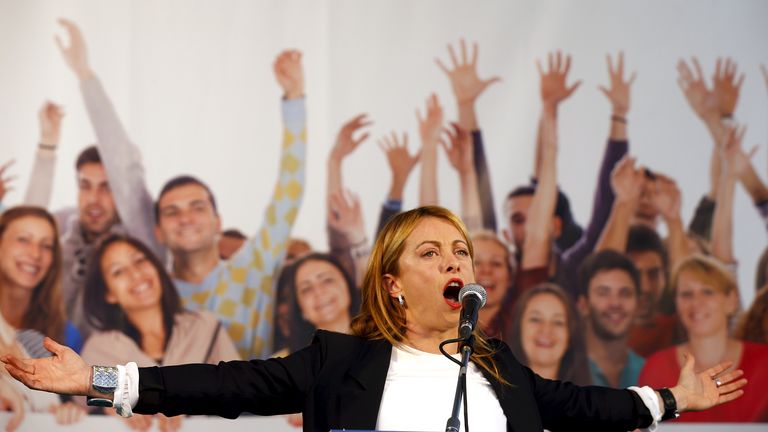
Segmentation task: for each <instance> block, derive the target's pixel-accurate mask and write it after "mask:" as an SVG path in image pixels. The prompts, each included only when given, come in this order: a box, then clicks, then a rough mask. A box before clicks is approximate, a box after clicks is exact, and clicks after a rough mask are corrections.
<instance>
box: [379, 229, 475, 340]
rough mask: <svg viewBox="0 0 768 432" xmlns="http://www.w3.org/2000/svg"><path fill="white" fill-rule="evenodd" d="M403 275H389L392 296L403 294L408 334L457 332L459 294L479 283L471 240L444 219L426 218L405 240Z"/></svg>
mask: <svg viewBox="0 0 768 432" xmlns="http://www.w3.org/2000/svg"><path fill="white" fill-rule="evenodd" d="M398 265H399V272H400V274H399V275H397V276H395V275H385V277H384V279H385V284H387V285H388V286H387V288H388V289H389V292H390V295H393V296H394V297H397V294H398V293H402V295H403V297H404V298H405V304H406V323H407V327H408V331H411V332H416V333H419V334H429V333H435V332H440V333H443V332H447V331H454V332H455V331H456V327H457V325H458V320H459V309H460V308H461V304H460V303H459V301H458V293H459V290H460V289H461V287H463V286H464V285H465V284H467V283H472V282H474V281H475V275H474V269H473V267H472V259H471V258H470V256H469V248H468V247H467V240H466V239H465V238H464V237H463V236H462V234H461V232H460V231H459V230H458V229H456V227H455V226H453V224H451V223H450V222H448V221H445V220H443V219H438V218H434V217H428V218H424V219H422V220H421V221H420V222H419V223H418V225H416V227H415V228H414V230H413V232H411V234H410V235H409V236H408V238H407V239H406V241H405V246H404V248H403V253H402V255H400V258H399V259H398Z"/></svg>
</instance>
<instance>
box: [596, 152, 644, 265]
mask: <svg viewBox="0 0 768 432" xmlns="http://www.w3.org/2000/svg"><path fill="white" fill-rule="evenodd" d="M635 162H636V160H635V158H634V157H631V156H629V155H627V156H625V157H624V158H623V159H622V160H621V161H619V163H618V164H616V167H615V168H614V169H613V172H612V173H611V188H612V189H613V193H614V195H615V199H614V201H613V207H612V208H611V214H610V216H609V217H608V223H607V224H606V225H605V228H604V229H603V232H602V233H601V234H600V239H599V240H598V242H597V244H596V245H595V252H599V251H603V250H607V249H612V250H615V251H617V252H621V253H624V252H625V251H626V249H627V237H628V236H629V228H630V225H631V221H632V215H634V214H635V209H636V208H637V204H638V201H639V199H640V191H641V190H642V188H643V182H645V181H646V179H645V174H644V172H643V169H642V168H636V167H635Z"/></svg>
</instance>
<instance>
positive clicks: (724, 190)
mask: <svg viewBox="0 0 768 432" xmlns="http://www.w3.org/2000/svg"><path fill="white" fill-rule="evenodd" d="M744 131H745V128H744V127H741V128H736V127H730V128H728V130H727V135H726V136H727V138H726V141H725V145H724V146H722V147H721V149H720V152H721V158H722V159H721V164H720V166H721V167H722V172H721V175H720V183H719V184H718V190H717V201H716V203H715V216H714V218H713V221H712V256H714V257H715V258H717V259H718V260H720V261H721V262H723V263H726V264H733V263H735V262H736V258H735V256H734V255H733V193H734V190H735V188H736V165H737V159H739V158H738V154H739V153H740V152H741V141H742V138H744Z"/></svg>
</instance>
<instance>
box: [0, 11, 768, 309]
mask: <svg viewBox="0 0 768 432" xmlns="http://www.w3.org/2000/svg"><path fill="white" fill-rule="evenodd" d="M60 16H64V17H68V18H71V19H73V20H75V21H76V22H78V23H79V24H80V26H81V27H82V29H83V32H84V34H85V36H86V38H87V41H88V44H89V49H90V58H91V63H92V65H93V68H94V69H95V70H96V72H97V73H98V75H99V76H100V77H101V79H102V81H103V83H104V85H105V86H106V88H107V90H108V92H109V94H110V96H111V97H112V99H113V101H114V103H115V105H116V107H117V109H118V112H119V113H120V115H121V117H122V119H123V121H124V123H125V125H126V128H127V130H128V131H129V133H130V135H131V136H132V138H133V139H134V140H135V142H136V143H137V144H138V145H139V146H140V147H141V149H142V151H143V152H144V155H145V162H146V168H147V175H148V178H147V181H148V183H149V186H150V189H151V190H152V191H155V192H156V191H158V190H159V188H160V186H161V185H162V184H163V182H164V181H165V180H167V179H168V178H169V177H170V176H173V175H175V174H179V173H182V172H186V173H194V174H196V175H198V176H200V177H201V178H203V179H204V180H206V181H208V182H209V183H210V185H211V186H212V188H213V190H214V191H215V192H216V194H217V200H218V201H219V203H220V210H221V213H222V215H223V218H224V225H225V226H235V227H239V228H241V229H243V230H245V231H253V230H255V229H256V227H257V226H258V224H259V222H260V220H261V216H262V210H263V208H264V207H265V206H266V202H267V200H268V198H269V195H270V193H271V189H272V184H273V182H274V177H275V175H276V171H277V158H278V150H279V142H280V137H281V130H280V126H279V124H280V123H279V118H280V117H279V105H278V102H279V97H280V92H279V89H278V86H277V85H276V83H275V81H274V78H273V77H272V72H271V64H272V61H273V58H274V56H275V55H276V54H277V53H278V52H279V51H280V50H281V49H283V48H286V47H296V48H299V49H301V50H302V51H303V52H304V64H305V69H306V76H307V86H306V87H307V95H308V99H307V100H308V109H309V116H310V117H309V119H310V120H309V128H310V132H309V140H310V143H309V152H310V153H309V156H310V160H309V164H308V167H307V170H308V177H307V178H308V185H307V194H306V197H305V203H304V206H303V208H302V210H301V212H300V215H299V218H298V221H297V224H296V228H295V231H294V232H295V234H296V235H297V236H302V237H306V238H308V239H310V241H311V242H312V243H313V245H314V246H315V247H317V248H323V247H324V244H325V232H324V228H323V227H324V224H323V222H324V221H323V217H322V216H321V215H323V214H324V204H323V197H324V191H325V158H326V156H327V154H328V151H329V149H330V146H331V145H332V144H333V140H334V137H335V134H336V130H337V129H338V127H339V125H340V124H341V123H342V122H343V121H345V120H346V119H348V118H350V117H351V116H353V115H354V114H356V113H358V112H367V113H369V114H370V115H371V116H372V118H373V119H374V121H375V124H374V126H373V127H372V128H371V129H372V133H373V137H374V139H371V140H370V142H368V143H366V144H364V145H363V146H362V147H361V148H360V149H359V150H358V151H357V152H356V153H355V154H354V155H352V156H351V157H350V158H349V159H348V163H347V164H346V165H345V167H344V175H345V180H346V183H347V185H350V186H352V187H353V188H354V189H355V190H356V191H357V192H358V193H361V195H362V200H363V205H364V209H365V212H366V213H365V214H366V218H367V224H368V226H369V227H370V229H371V231H372V230H373V229H374V226H375V224H376V222H377V221H376V218H377V217H378V209H379V205H380V203H381V200H382V199H383V198H384V195H385V194H386V190H387V188H388V183H389V172H388V170H387V167H386V162H385V160H384V158H383V157H382V155H381V152H380V150H379V149H378V147H377V146H376V145H375V138H376V137H378V136H380V135H382V134H384V133H386V132H388V131H390V130H393V129H395V130H406V131H408V133H409V136H410V138H411V143H412V145H414V144H416V142H417V128H416V122H415V116H414V109H415V108H416V107H420V106H422V105H423V101H424V99H425V98H426V96H427V95H428V93H429V92H431V91H436V92H437V93H438V95H439V96H440V98H441V100H442V102H443V104H444V106H445V107H446V113H447V116H448V118H453V117H455V108H454V106H453V103H452V94H451V91H450V86H449V83H448V80H447V79H446V77H445V76H444V75H443V73H442V72H441V71H440V70H439V69H438V68H437V66H436V65H435V63H434V58H435V57H440V58H442V59H443V60H447V58H448V55H447V50H446V43H449V42H453V43H455V42H457V41H458V39H459V38H460V37H466V38H467V39H468V40H470V41H478V42H479V44H480V56H479V70H480V73H481V75H482V76H488V75H500V76H502V78H503V81H502V82H501V83H500V84H496V85H494V86H493V87H491V88H489V90H488V91H487V92H486V94H484V95H483V96H482V97H481V98H480V100H479V104H478V112H479V119H480V123H481V126H482V128H483V133H484V137H485V139H486V147H487V153H488V154H489V155H490V159H489V163H490V169H491V173H492V181H493V186H494V190H495V195H496V200H497V206H496V207H497V214H498V216H499V218H500V217H501V212H500V211H499V210H500V206H501V198H502V196H503V195H504V194H505V193H506V192H507V191H508V190H510V189H511V188H512V187H513V186H515V185H517V184H519V183H522V182H525V181H526V180H527V178H528V176H529V175H530V173H531V163H532V150H533V144H532V143H533V137H534V135H533V134H534V125H535V122H536V117H537V113H538V109H539V105H538V78H537V75H536V69H535V67H534V61H535V59H537V58H543V57H544V56H545V55H546V52H547V51H549V50H553V49H563V50H564V51H566V52H569V53H571V54H572V55H573V57H574V64H573V68H572V73H571V75H572V79H574V80H575V79H583V80H584V83H583V84H582V87H581V88H580V89H579V90H578V91H577V92H576V93H575V95H574V96H573V97H572V98H571V100H569V101H567V102H566V103H565V104H564V106H563V107H562V109H561V114H560V137H561V144H560V148H561V151H560V156H559V161H560V162H559V169H560V172H559V179H560V184H561V185H562V186H563V188H564V190H565V191H566V192H567V193H568V194H569V196H570V198H571V200H572V203H573V208H574V211H575V213H576V217H577V219H578V220H579V221H580V222H582V223H586V221H587V219H588V217H589V212H590V210H591V201H592V193H593V189H594V186H595V177H596V172H595V171H596V170H597V167H598V164H599V159H600V154H601V151H602V149H603V146H604V141H605V138H606V134H607V129H608V116H609V105H608V103H607V101H606V100H605V98H604V96H603V95H602V94H601V93H600V92H599V91H598V90H597V86H598V85H600V84H605V83H606V82H607V79H608V76H607V71H606V67H605V59H604V57H605V54H606V53H608V52H610V53H616V52H617V50H619V49H623V50H624V51H625V52H626V59H627V66H628V68H629V69H634V70H637V72H638V79H637V81H636V83H635V85H634V87H633V92H632V96H633V99H632V110H631V112H630V114H629V121H630V139H631V151H632V152H633V153H635V154H637V155H638V156H639V158H640V160H641V162H642V163H644V164H647V165H649V166H650V167H652V168H654V169H656V170H659V171H662V172H666V173H669V174H671V175H672V176H673V177H675V178H676V179H677V181H678V182H679V184H680V186H681V188H682V190H683V193H684V202H683V215H684V218H685V220H686V221H687V220H689V219H690V216H691V215H692V212H693V208H694V206H695V204H696V202H697V201H698V199H699V197H700V196H701V195H702V194H703V193H705V191H706V190H707V188H708V187H709V186H708V185H709V183H708V160H709V154H710V148H711V143H710V139H709V137H708V135H707V133H706V131H705V128H704V127H703V125H702V124H700V122H699V121H698V120H697V119H696V118H695V117H694V115H693V114H692V112H691V111H690V109H689V108H688V107H687V104H686V102H685V100H684V99H683V97H682V95H681V92H680V90H679V89H678V87H677V84H676V70H675V64H676V61H677V59H679V58H680V57H688V56H690V55H698V56H699V58H700V59H701V60H702V63H703V65H704V67H705V69H706V70H707V71H708V72H707V74H708V75H711V71H712V70H713V69H714V60H715V58H716V57H717V56H720V55H730V56H732V57H733V58H734V59H735V60H736V61H737V62H738V63H739V67H740V69H741V70H742V71H744V72H746V73H747V80H746V82H745V84H744V87H743V90H742V95H741V100H740V102H739V107H738V110H737V112H736V117H737V118H738V120H739V121H743V122H745V123H747V124H748V125H749V130H748V132H747V138H746V143H745V146H751V145H754V144H760V146H761V149H760V151H759V152H758V154H757V156H756V160H755V163H756V166H757V167H758V169H759V170H760V173H761V175H763V178H765V177H766V174H767V171H768V170H767V169H766V168H767V167H768V164H767V163H766V161H768V151H766V142H768V128H766V125H767V123H768V122H766V119H768V97H767V93H766V88H765V85H764V84H763V82H762V79H761V77H760V73H759V69H758V65H759V64H760V63H765V64H768V51H766V49H765V47H766V45H765V41H766V40H768V28H767V27H766V26H765V19H766V17H768V2H764V1H760V0H754V1H740V2H732V1H724V0H722V1H714V0H709V1H697V2H690V1H669V0H667V1H661V0H655V1H644V2H637V1H631V2H630V1H607V0H605V1H597V0H593V1H586V2H568V1H536V2H532V1H520V0H517V1H484V2H464V1H420V2H411V1H404V0H396V1H392V0H390V1H383V0H382V1H352V0H339V1H327V0H326V1H295V0H294V1H280V2H263V1H235V0H224V1H216V2H211V1H202V0H183V1H182V0H165V1H150V0H134V1H130V0H120V1H118V0H111V1H98V2H97V1H87V0H61V1H53V0H49V1H46V0H28V1H24V2H20V1H13V0H0V59H1V60H2V67H0V95H2V97H0V142H1V143H2V152H0V159H7V158H15V159H17V164H16V166H15V168H14V170H13V171H14V172H15V173H16V174H18V175H19V178H18V180H17V182H16V186H17V188H16V191H14V192H12V193H11V194H10V195H9V196H8V197H7V198H6V200H5V201H6V203H7V204H14V203H18V202H19V201H20V200H21V197H22V196H23V192H22V191H23V189H24V187H25V185H26V183H27V180H28V179H27V177H26V174H27V173H28V172H29V170H30V167H31V162H32V156H33V153H34V148H35V145H36V141H37V139H38V132H37V123H36V111H37V109H38V107H39V106H40V105H41V103H42V102H43V101H44V100H45V99H46V98H50V99H52V100H54V101H57V102H59V103H62V104H64V105H65V107H66V110H67V116H66V118H65V125H64V133H63V140H62V146H61V149H60V151H59V164H58V171H57V173H56V177H55V188H54V197H53V202H52V206H53V207H54V208H56V207H59V206H62V205H68V204H71V203H73V202H74V201H75V193H76V191H75V182H74V169H73V166H72V165H73V163H74V158H75V156H76V155H77V153H78V152H79V150H80V149H81V148H82V147H83V146H85V145H86V144H89V143H92V142H93V141H94V137H93V133H92V131H91V128H90V125H89V123H88V119H87V117H86V115H85V110H84V108H83V104H82V101H81V98H80V96H79V93H78V89H77V84H76V80H75V78H74V77H73V76H72V75H71V74H70V73H69V71H68V70H67V69H66V67H65V65H64V63H63V61H62V60H61V58H60V55H59V54H58V52H57V49H56V47H55V45H54V43H53V35H54V34H55V33H57V32H58V33H61V31H60V30H59V29H58V28H57V25H56V23H55V20H56V18H57V17H60ZM439 169H440V185H441V191H440V196H441V202H442V203H443V204H444V205H446V206H448V207H450V208H453V209H455V210H457V209H458V203H459V198H458V187H457V186H458V182H457V179H456V177H455V175H454V174H453V172H452V171H451V170H450V168H449V166H448V164H447V162H446V161H445V160H444V158H443V160H442V161H441V163H440V168H439ZM417 179H418V172H416V173H414V174H413V175H412V177H411V181H410V182H409V184H408V187H407V196H406V202H405V204H406V206H414V205H416V203H417V202H416V195H417V194H416V192H417ZM765 245H766V234H765V228H764V227H763V226H762V224H761V222H760V220H759V218H758V217H757V215H756V212H755V211H754V209H753V208H752V206H751V203H750V201H749V199H748V197H747V196H746V194H745V193H744V191H743V190H742V189H739V190H738V192H737V198H736V211H735V247H736V253H737V257H738V259H739V262H740V268H739V276H740V282H741V286H742V291H743V292H744V296H743V297H744V300H745V302H748V301H750V300H751V299H752V297H753V292H754V291H753V288H754V269H755V263H756V260H757V257H758V256H759V254H760V252H761V251H762V249H763V248H764V247H765Z"/></svg>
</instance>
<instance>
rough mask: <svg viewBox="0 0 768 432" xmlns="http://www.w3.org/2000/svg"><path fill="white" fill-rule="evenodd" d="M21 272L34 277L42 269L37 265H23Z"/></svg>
mask: <svg viewBox="0 0 768 432" xmlns="http://www.w3.org/2000/svg"><path fill="white" fill-rule="evenodd" d="M21 271H23V272H25V273H29V274H32V275H35V274H37V272H38V271H40V267H38V266H36V265H30V264H22V265H21Z"/></svg>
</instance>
